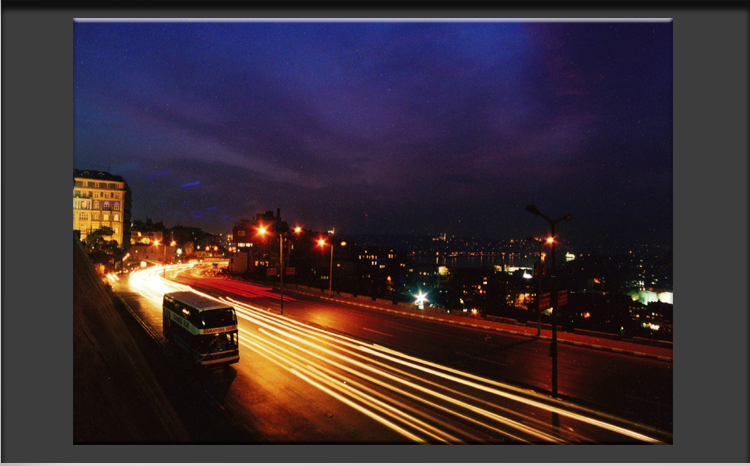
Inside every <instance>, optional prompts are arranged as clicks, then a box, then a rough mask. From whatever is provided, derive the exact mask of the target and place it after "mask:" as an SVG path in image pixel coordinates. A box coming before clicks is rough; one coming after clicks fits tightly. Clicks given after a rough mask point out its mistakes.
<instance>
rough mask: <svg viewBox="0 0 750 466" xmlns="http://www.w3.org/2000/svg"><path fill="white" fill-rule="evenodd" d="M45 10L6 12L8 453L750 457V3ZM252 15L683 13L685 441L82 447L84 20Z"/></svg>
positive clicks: (680, 309) (679, 155)
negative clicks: (78, 117) (76, 69)
mask: <svg viewBox="0 0 750 466" xmlns="http://www.w3.org/2000/svg"><path fill="white" fill-rule="evenodd" d="M677 3H679V2H677ZM34 5H35V3H34V2H20V3H11V2H4V3H3V17H2V86H3V87H2V185H1V187H2V198H1V199H2V205H1V209H0V210H1V212H2V255H1V256H0V257H1V259H2V272H1V275H0V276H2V280H3V282H2V285H3V286H2V295H1V298H0V299H1V300H2V302H1V304H2V325H1V331H2V366H1V367H2V458H1V459H2V461H3V462H139V461H148V462H155V461H169V462H196V461H197V462H227V461H229V462H247V461H250V462H277V461H281V462H304V461H310V462H324V463H332V462H399V463H404V462H462V463H465V462H556V461H560V462H584V461H596V462H641V461H643V462H711V463H713V462H747V461H748V459H749V458H750V454H749V450H748V448H749V447H748V438H750V433H749V430H748V406H749V405H748V398H749V396H750V395H748V394H749V393H750V389H749V388H748V367H749V364H748V328H749V326H748V324H749V320H748V294H747V288H748V242H749V241H748V238H750V235H749V234H748V138H747V128H748V82H750V81H749V80H748V11H747V9H739V8H738V9H732V8H728V7H726V5H727V4H726V3H725V4H724V7H722V8H720V9H717V10H712V9H709V8H698V9H689V8H684V7H679V8H674V9H649V10H631V9H624V10H620V9H608V8H604V9H602V10H582V9H571V10H539V9H535V10H510V9H505V10H502V9H501V10H487V9H476V10H467V11H462V10H434V9H433V10H421V9H420V10H405V9H404V10H396V11H382V10H364V9H356V10H352V11H349V12H346V11H336V10H317V11H316V10H311V11H303V10H288V9H287V10H283V11H272V10H262V11H261V10H235V9H228V8H224V9H220V10H210V9H196V10H189V9H167V10H160V9H147V10H138V9H123V10H119V9H113V8H107V9H99V10H93V9H88V10H83V9H77V8H74V7H64V8H61V9H53V8H52V7H51V6H50V5H52V4H50V3H40V4H37V5H36V7H35V6H34ZM162 5H163V4H162ZM545 5H547V6H548V5H549V4H548V3H547V4H545ZM662 5H663V3H662ZM706 5H710V4H708V3H707V4H706ZM729 5H732V4H729ZM736 5H739V3H736ZM743 7H744V8H746V7H745V6H744V5H743ZM254 16H255V17H261V16H262V17H275V18H284V17H330V18H333V17H375V18H385V17H421V18H426V17H440V18H451V17H470V18H490V17H496V18H503V17H505V18H508V17H515V18H534V17H551V18H554V17H562V18H577V17H588V18H623V17H624V18H641V17H642V18H674V19H675V21H674V69H675V72H674V134H675V140H674V194H675V195H674V199H675V200H674V226H675V228H674V235H675V238H674V252H675V254H674V271H675V273H674V278H675V280H674V282H675V296H676V298H675V305H676V308H677V313H676V315H675V324H674V328H675V338H674V341H675V347H676V350H675V364H674V380H675V383H674V387H675V388H674V413H675V414H674V445H672V446H663V447H654V446H632V445H613V446H573V447H543V446H541V447H509V446H468V447H466V446H464V447H450V446H441V447H437V446H436V447H416V446H387V445H385V446H379V445H366V446H359V445H326V446H314V445H295V446H284V445H253V446H245V445H235V446H228V447H223V446H177V445H168V446H162V445H133V446H131V445H110V446H105V445H95V446H74V445H73V435H72V426H73V423H72V404H73V403H72V401H73V396H72V395H73V383H72V339H71V335H72V330H73V329H72V319H71V310H72V302H73V300H72V287H71V286H70V285H71V282H72V278H73V277H72V272H71V271H72V255H71V252H70V251H71V249H70V248H71V242H70V239H71V231H70V230H71V228H70V225H71V216H70V215H71V204H70V189H71V185H72V179H71V176H70V170H71V168H72V165H73V124H74V121H73V60H74V57H73V41H72V37H73V18H76V17H102V18H109V17H130V18H136V17H152V18H160V17H161V18H164V17H167V18H177V17H254ZM635 168H637V167H635ZM134 198H136V199H137V196H134ZM136 202H137V200H136ZM727 250H734V251H736V253H735V255H734V260H731V261H730V260H727V259H725V258H726V253H725V251H727ZM719 253H721V255H719ZM417 449H418V450H417Z"/></svg>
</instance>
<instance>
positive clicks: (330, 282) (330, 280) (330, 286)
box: [318, 238, 346, 296]
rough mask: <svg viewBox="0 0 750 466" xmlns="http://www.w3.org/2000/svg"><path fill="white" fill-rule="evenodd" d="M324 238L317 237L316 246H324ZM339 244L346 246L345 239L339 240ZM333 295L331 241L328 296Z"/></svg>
mask: <svg viewBox="0 0 750 466" xmlns="http://www.w3.org/2000/svg"><path fill="white" fill-rule="evenodd" d="M326 245H327V244H326V240H325V239H324V238H320V239H318V246H320V247H321V248H322V249H325V247H326ZM341 246H346V241H342V242H341ZM332 295H333V242H331V266H330V272H329V274H328V296H332Z"/></svg>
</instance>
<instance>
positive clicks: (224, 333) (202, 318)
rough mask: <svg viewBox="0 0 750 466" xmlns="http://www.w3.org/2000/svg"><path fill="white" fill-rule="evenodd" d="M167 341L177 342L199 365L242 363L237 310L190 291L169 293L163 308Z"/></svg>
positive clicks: (163, 324) (163, 323) (164, 331)
mask: <svg viewBox="0 0 750 466" xmlns="http://www.w3.org/2000/svg"><path fill="white" fill-rule="evenodd" d="M162 326H163V330H162V332H163V333H164V338H166V339H167V340H170V341H174V342H175V343H176V344H177V345H179V346H180V347H181V348H183V349H184V350H185V351H187V352H188V354H190V356H191V357H192V358H193V360H194V361H195V362H196V363H198V364H200V365H203V366H205V365H213V364H234V363H236V362H239V360H240V349H239V336H238V334H237V332H238V330H237V314H236V313H235V311H234V308H233V307H231V306H227V305H225V304H221V303H219V302H218V301H215V300H213V299H210V298H205V297H203V296H200V295H198V294H195V293H193V292H191V291H177V292H174V293H166V294H165V295H164V301H163V306H162Z"/></svg>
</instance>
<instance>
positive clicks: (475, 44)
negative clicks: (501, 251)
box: [74, 22, 672, 241]
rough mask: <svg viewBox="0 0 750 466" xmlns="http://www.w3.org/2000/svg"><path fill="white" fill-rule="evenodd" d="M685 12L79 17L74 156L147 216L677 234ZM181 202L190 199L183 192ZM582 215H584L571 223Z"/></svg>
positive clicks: (387, 227)
mask: <svg viewBox="0 0 750 466" xmlns="http://www.w3.org/2000/svg"><path fill="white" fill-rule="evenodd" d="M671 34H672V24H671V23H668V22H659V23H658V22H644V23H635V22H623V23H588V22H587V23H544V22H541V23H521V22H509V23H501V22H460V23H459V22H435V23H428V22H419V23H405V22H336V23H326V22H313V23H304V22H288V23H285V22H255V23H253V22H247V23H236V22H231V23H229V22H228V23H207V22H193V23H174V22H171V23H155V22H149V23H135V22H127V23H95V22H77V23H76V24H75V27H74V43H75V53H74V58H75V94H74V95H75V165H76V167H77V168H97V169H107V168H110V169H111V171H112V172H115V173H117V174H120V175H122V176H124V177H125V178H126V180H127V181H128V183H129V184H130V185H131V187H132V188H133V193H134V194H133V196H134V203H133V214H134V218H145V217H151V218H154V219H158V220H163V221H164V222H165V223H166V224H192V225H195V226H198V227H201V228H204V229H206V230H208V231H215V232H222V233H227V232H228V231H229V229H230V226H231V224H232V223H233V222H234V221H235V220H237V219H239V218H246V217H250V216H252V215H254V214H255V213H257V212H262V211H265V210H273V209H275V208H277V207H278V208H281V209H282V212H283V214H284V215H285V217H286V216H289V218H291V217H294V218H295V220H297V221H299V222H300V223H304V224H307V225H308V227H313V226H314V227H315V228H325V229H328V228H333V227H335V228H337V230H339V231H349V232H374V231H391V232H395V233H398V232H424V231H425V229H428V230H429V231H431V232H433V233H436V232H443V231H444V232H448V233H451V234H476V235H480V236H492V237H502V238H505V237H525V236H527V235H528V233H529V232H528V229H529V228H534V227H538V228H539V229H543V226H544V225H541V226H540V225H538V219H534V218H533V217H532V218H529V217H531V216H530V214H528V213H527V212H525V211H524V210H523V207H524V206H525V205H526V204H530V203H534V204H537V205H539V207H540V208H541V209H542V210H543V211H549V212H550V215H551V216H554V215H556V213H560V215H565V214H567V213H573V214H574V215H575V217H576V222H575V225H574V224H573V223H571V224H570V225H568V226H566V228H569V229H570V230H571V231H570V234H571V235H576V234H577V235H578V236H579V237H580V238H582V239H583V238H586V239H591V237H592V236H595V237H600V238H614V237H622V236H623V232H627V235H630V239H632V240H633V241H647V240H648V239H649V238H651V237H653V235H654V232H655V231H658V232H666V233H665V235H664V236H665V237H671V208H672V206H671V203H672V191H671V184H672V178H671V176H672V38H671ZM186 202H187V204H186ZM576 232H577V233H576Z"/></svg>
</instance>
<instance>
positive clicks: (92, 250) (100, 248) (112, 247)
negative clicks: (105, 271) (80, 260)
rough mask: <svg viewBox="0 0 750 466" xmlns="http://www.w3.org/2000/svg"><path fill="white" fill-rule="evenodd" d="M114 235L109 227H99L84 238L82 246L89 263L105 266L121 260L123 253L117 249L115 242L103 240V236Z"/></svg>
mask: <svg viewBox="0 0 750 466" xmlns="http://www.w3.org/2000/svg"><path fill="white" fill-rule="evenodd" d="M114 233H115V232H114V231H113V230H112V229H111V228H109V227H101V228H99V229H98V230H94V231H93V232H91V234H89V235H88V236H86V239H85V240H84V244H85V247H86V252H87V253H88V255H89V258H90V259H91V262H93V263H95V264H107V263H114V262H115V261H117V260H120V259H122V256H123V254H124V251H123V249H120V248H119V247H117V241H115V240H108V239H106V238H105V236H112V235H113V234H114Z"/></svg>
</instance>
